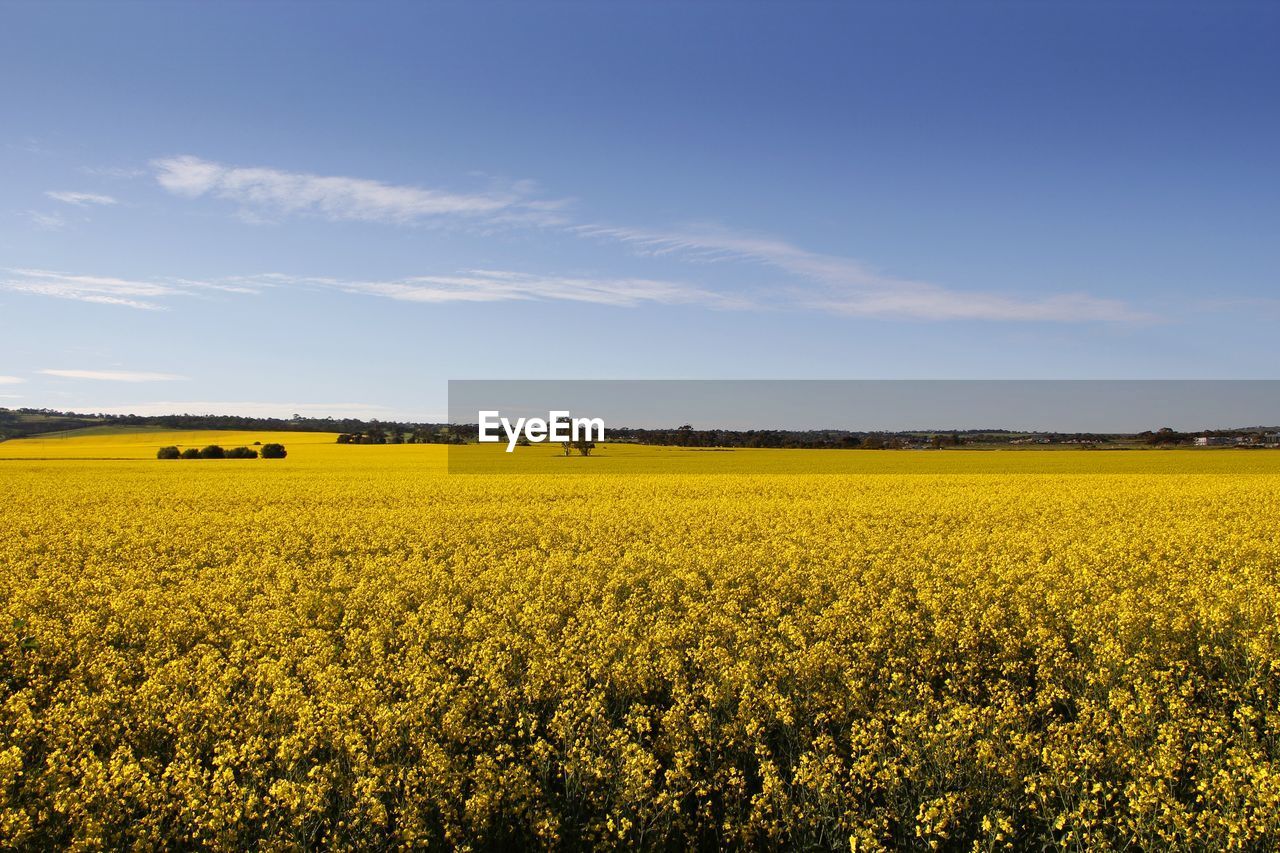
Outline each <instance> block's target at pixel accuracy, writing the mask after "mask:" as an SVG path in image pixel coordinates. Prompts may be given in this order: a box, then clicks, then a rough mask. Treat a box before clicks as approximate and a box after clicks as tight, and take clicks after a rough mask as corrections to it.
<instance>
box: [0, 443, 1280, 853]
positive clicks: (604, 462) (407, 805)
mask: <svg viewBox="0 0 1280 853" xmlns="http://www.w3.org/2000/svg"><path fill="white" fill-rule="evenodd" d="M278 437H279V435H278V434H277V436H276V438H278ZM187 438H188V439H190V440H188V441H183V440H178V439H177V438H175V437H174V434H172V433H167V434H159V433H153V434H149V435H147V436H145V437H144V438H137V437H135V438H128V437H122V438H119V439H115V438H111V437H106V438H98V439H95V440H96V441H97V442H98V446H96V448H85V447H83V446H82V447H81V448H79V449H69V448H70V444H64V445H63V450H62V451H59V452H57V453H55V452H53V451H52V450H51V449H50V448H49V447H48V446H47V443H48V442H52V441H54V439H48V440H46V445H45V446H41V447H37V446H35V445H28V444H26V443H25V442H6V443H3V444H0V500H2V501H3V504H2V505H3V507H4V511H3V513H0V611H2V612H0V846H6V847H13V848H19V849H24V848H25V849H43V848H49V847H55V846H57V847H72V848H77V849H119V848H131V849H158V848H169V847H191V846H200V847H209V848H214V849H238V848H245V847H263V848H268V849H304V848H313V847H316V846H328V847H337V848H343V849H391V848H399V849H418V848H423V847H428V848H429V847H437V848H444V847H451V848H460V849H494V848H513V847H530V846H536V847H556V848H583V847H593V848H594V847H605V848H611V847H659V848H687V847H703V848H710V847H739V848H814V849H839V850H848V849H854V850H858V851H862V850H876V849H890V848H911V849H922V850H928V849H946V850H952V849H964V850H970V849H972V850H987V849H1026V848H1029V847H1033V848H1052V849H1070V850H1084V849H1090V850H1093V849H1120V848H1139V849H1179V848H1181V849H1203V848H1213V849H1255V850H1268V849H1274V848H1275V847H1276V846H1277V845H1278V844H1280V745H1278V743H1277V733H1278V732H1280V612H1278V607H1280V605H1278V602H1280V578H1278V577H1277V569H1278V567H1280V540H1278V539H1277V537H1276V535H1275V530H1276V518H1277V517H1278V516H1280V455H1273V454H1270V453H1265V452H1258V453H1247V452H1199V453H1197V452H1195V451H1183V452H1178V451H1171V452H1133V453H1103V452H1093V453H1089V452H1069V451H1062V452H1037V451H1025V452H1021V451H1020V452H1009V453H986V454H982V453H963V452H951V451H947V452H941V453H934V454H925V453H919V454H907V453H895V452H891V451H890V452H871V451H868V452H861V451H849V452H833V453H829V454H828V453H822V452H818V451H760V452H759V453H762V454H765V455H763V456H757V457H751V456H749V455H743V454H738V453H734V454H728V453H726V454H691V453H690V454H683V455H682V454H680V452H678V451H665V453H667V454H669V456H665V457H664V456H662V455H661V454H655V453H654V452H653V451H652V449H648V448H641V449H636V448H633V449H627V448H613V447H606V448H602V450H601V451H600V456H599V457H598V458H597V457H592V458H591V459H590V460H580V459H577V458H574V459H570V460H565V461H564V462H563V463H560V462H554V461H551V457H550V456H547V458H546V459H544V458H543V457H542V456H537V457H534V456H532V455H529V458H530V459H531V460H532V462H531V468H530V471H528V472H526V473H521V474H507V475H504V474H502V473H486V474H478V475H448V474H446V473H445V459H444V452H445V451H444V450H443V448H439V447H341V446H331V444H330V443H328V442H322V441H321V440H319V439H317V441H316V442H314V443H310V442H307V441H304V440H301V437H300V436H298V435H297V434H293V435H292V436H291V437H290V436H288V435H286V436H285V437H284V438H283V439H282V440H283V441H284V442H285V443H286V444H287V445H288V446H289V448H290V455H289V458H288V459H287V460H283V461H281V462H280V463H279V464H273V465H256V464H252V463H241V462H237V461H236V460H225V461H210V462H207V463H204V464H201V465H199V466H192V465H182V464H181V463H168V462H163V461H157V460H154V459H147V458H146V457H147V456H154V452H155V448H156V447H157V446H161V445H167V444H200V443H205V444H207V443H211V439H210V434H190V435H189V436H187ZM260 438H261V439H262V440H263V441H266V440H274V439H271V438H268V437H265V436H260ZM247 440H252V438H251V437H250V438H247V439H246V438H245V437H241V436H236V437H235V438H228V439H224V440H223V443H228V442H237V443H246V441H247ZM83 441H89V439H84V440H83ZM71 444H74V441H71ZM108 445H109V446H110V448H113V449H112V450H111V452H110V453H106V452H105V451H103V449H102V448H103V447H106V446H108ZM95 453H96V454H99V455H112V456H116V457H119V458H115V459H109V460H102V461H81V460H79V459H77V458H75V457H76V456H77V455H93V454H95ZM24 455H25V456H26V457H27V458H22V457H24ZM517 455H518V454H517ZM527 455H528V454H527ZM33 457H40V458H33ZM128 457H133V459H132V461H131V460H130V459H129V458H128ZM628 459H631V460H632V462H633V463H634V464H633V466H632V470H634V471H637V472H640V473H634V474H626V473H620V472H625V471H626V470H627V465H628ZM655 460H656V461H655ZM664 460H666V461H664ZM597 463H598V464H597ZM668 463H670V464H669V465H668ZM557 464H564V465H574V466H578V467H577V468H576V469H575V470H574V472H573V474H572V475H570V476H560V475H559V474H557V473H555V469H554V468H553V467H551V466H554V465H557ZM664 465H665V466H666V467H667V468H668V469H669V470H678V471H679V473H663V470H664ZM588 466H596V467H588ZM672 466H674V467H672ZM771 466H772V467H773V468H775V469H776V472H774V473H769V472H768V469H769V468H770V467H771ZM762 469H764V472H762ZM560 470H565V469H563V468H562V469H560Z"/></svg>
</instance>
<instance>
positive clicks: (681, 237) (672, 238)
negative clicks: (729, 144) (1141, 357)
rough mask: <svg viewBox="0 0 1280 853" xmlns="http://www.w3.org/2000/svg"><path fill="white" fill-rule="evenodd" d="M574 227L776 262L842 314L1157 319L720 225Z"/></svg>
mask: <svg viewBox="0 0 1280 853" xmlns="http://www.w3.org/2000/svg"><path fill="white" fill-rule="evenodd" d="M573 230H574V231H575V232H577V233H579V234H582V235H584V236H590V237H604V238H608V239H613V240H618V241H621V242H624V243H627V244H630V245H633V246H636V247H638V248H640V249H641V250H642V251H644V252H647V253H651V254H659V255H663V254H679V255H683V256H685V257H689V258H692V259H695V260H703V261H712V262H714V261H745V262H751V263H757V264H762V265H765V266H769V267H772V268H774V269H778V270H781V271H783V272H785V273H788V274H790V275H793V276H795V277H797V278H799V279H801V280H804V281H805V282H808V284H809V286H808V287H804V288H791V289H790V290H788V291H787V292H786V293H785V294H784V295H785V296H786V302H787V303H789V304H791V305H796V306H799V307H805V308H810V309H814V310H819V311H825V312H830V313H835V314H845V315H850V316H862V317H901V318H914V319H926V320H1020V321H1051V322H1086V321H1107V322H1141V321H1148V320H1151V319H1153V318H1152V317H1150V316H1148V315H1144V314H1142V313H1140V312H1137V311H1134V310H1132V309H1131V308H1129V307H1128V306H1127V305H1126V304H1125V303H1123V302H1121V301H1118V300H1112V299H1100V298H1097V297H1093V296H1089V295H1087V294H1078V293H1070V294H1054V295H1050V296H1045V297H1031V298H1026V297H1015V296H1008V295H1003V294H997V293H988V292H981V291H965V290H955V289H952V288H947V287H943V286H941V285H937V284H930V283H927V282H920V281H912V280H909V279H902V278H896V277H894V276H888V275H884V274H881V273H878V272H875V271H873V270H871V269H870V268H868V267H867V266H865V265H864V264H862V263H859V262H858V261H855V260H853V259H851V258H844V257H840V256H837V255H824V254H820V253H817V252H810V251H808V250H806V249H802V248H800V247H798V246H796V245H794V244H792V243H788V242H787V241H785V240H780V239H777V238H773V237H767V236H760V235H752V234H743V233H739V232H734V231H730V230H728V229H724V228H721V227H717V226H697V227H693V228H689V229H685V230H679V231H662V230H649V229H642V228H626V227H614V226H604V225H582V226H577V227H575V228H574V229H573ZM815 285H816V287H815Z"/></svg>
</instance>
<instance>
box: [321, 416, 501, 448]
mask: <svg viewBox="0 0 1280 853" xmlns="http://www.w3.org/2000/svg"><path fill="white" fill-rule="evenodd" d="M475 435H476V430H475V427H472V428H471V429H470V430H468V429H465V428H462V429H460V428H458V427H453V426H449V425H448V424H401V423H382V422H380V421H370V422H369V423H368V424H367V425H362V426H361V427H360V429H356V430H351V431H349V432H341V433H338V444H465V443H466V442H467V440H468V439H469V438H474V437H475Z"/></svg>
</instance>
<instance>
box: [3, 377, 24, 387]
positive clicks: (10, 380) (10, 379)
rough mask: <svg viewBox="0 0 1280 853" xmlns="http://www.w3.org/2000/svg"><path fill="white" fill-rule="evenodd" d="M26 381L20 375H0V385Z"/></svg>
mask: <svg viewBox="0 0 1280 853" xmlns="http://www.w3.org/2000/svg"><path fill="white" fill-rule="evenodd" d="M26 381H27V380H25V379H23V378H22V377H21V376H0V385H17V384H19V383H21V382H26Z"/></svg>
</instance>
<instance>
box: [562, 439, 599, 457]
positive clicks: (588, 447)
mask: <svg viewBox="0 0 1280 853" xmlns="http://www.w3.org/2000/svg"><path fill="white" fill-rule="evenodd" d="M574 447H577V448H578V452H579V453H581V454H582V455H583V456H590V455H591V451H593V450H595V449H596V443H595V442H594V441H588V440H587V439H585V438H580V439H578V441H577V442H576V443H575V444H574ZM565 455H568V454H567V453H566V454H565Z"/></svg>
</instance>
